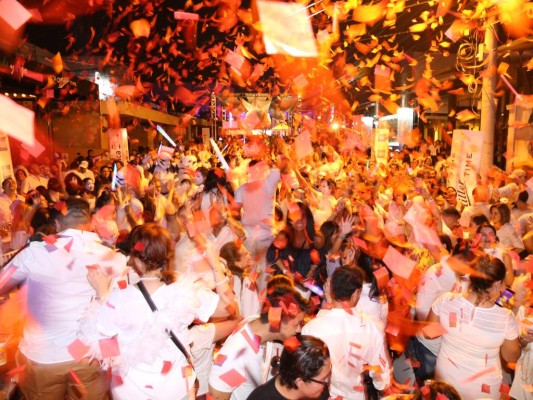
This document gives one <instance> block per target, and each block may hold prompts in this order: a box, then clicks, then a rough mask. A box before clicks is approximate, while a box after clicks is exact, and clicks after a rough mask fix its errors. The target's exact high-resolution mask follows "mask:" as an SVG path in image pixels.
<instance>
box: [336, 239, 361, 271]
mask: <svg viewBox="0 0 533 400" xmlns="http://www.w3.org/2000/svg"><path fill="white" fill-rule="evenodd" d="M340 250H341V265H345V266H349V267H350V266H352V265H356V263H357V259H356V256H357V255H358V254H359V249H357V248H356V247H355V244H354V243H353V242H352V241H351V240H346V241H344V242H343V243H342V245H341V249H340Z"/></svg>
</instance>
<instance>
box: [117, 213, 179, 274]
mask: <svg viewBox="0 0 533 400" xmlns="http://www.w3.org/2000/svg"><path fill="white" fill-rule="evenodd" d="M127 240H128V243H129V245H130V258H129V260H128V265H129V266H132V267H133V268H134V269H135V270H136V272H137V273H139V274H140V275H145V274H147V273H150V272H152V271H157V272H159V276H160V278H161V281H163V282H165V283H166V284H169V283H172V282H173V281H174V274H173V273H172V271H171V270H170V262H171V260H172V257H173V252H174V251H173V250H174V242H173V241H172V238H171V236H170V234H169V233H168V231H167V230H166V229H165V228H163V227H161V226H160V225H157V224H154V223H148V224H143V225H139V226H137V227H135V228H134V229H133V230H132V231H131V233H130V236H129V238H128V239H127Z"/></svg>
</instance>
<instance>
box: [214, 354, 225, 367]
mask: <svg viewBox="0 0 533 400" xmlns="http://www.w3.org/2000/svg"><path fill="white" fill-rule="evenodd" d="M227 358H228V357H227V356H226V355H224V354H220V353H218V354H217V355H216V356H215V358H214V360H213V364H215V365H218V366H219V367H220V366H222V364H224V361H226V360H227Z"/></svg>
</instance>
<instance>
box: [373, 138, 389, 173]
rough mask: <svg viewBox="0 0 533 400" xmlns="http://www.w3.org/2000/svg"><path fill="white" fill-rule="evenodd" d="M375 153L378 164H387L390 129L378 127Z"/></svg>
mask: <svg viewBox="0 0 533 400" xmlns="http://www.w3.org/2000/svg"><path fill="white" fill-rule="evenodd" d="M374 154H375V156H376V163H377V165H379V164H383V165H387V163H388V161H389V130H388V129H376V130H375V140H374Z"/></svg>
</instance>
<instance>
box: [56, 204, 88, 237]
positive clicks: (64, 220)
mask: <svg viewBox="0 0 533 400" xmlns="http://www.w3.org/2000/svg"><path fill="white" fill-rule="evenodd" d="M57 223H58V225H59V227H58V231H62V230H65V229H69V228H72V229H79V230H87V229H88V227H89V226H90V223H91V211H90V207H89V203H88V202H87V201H85V200H83V199H80V198H77V197H70V198H68V199H67V200H66V201H65V202H64V206H63V207H62V208H61V214H60V215H59V216H58V218H57Z"/></svg>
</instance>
